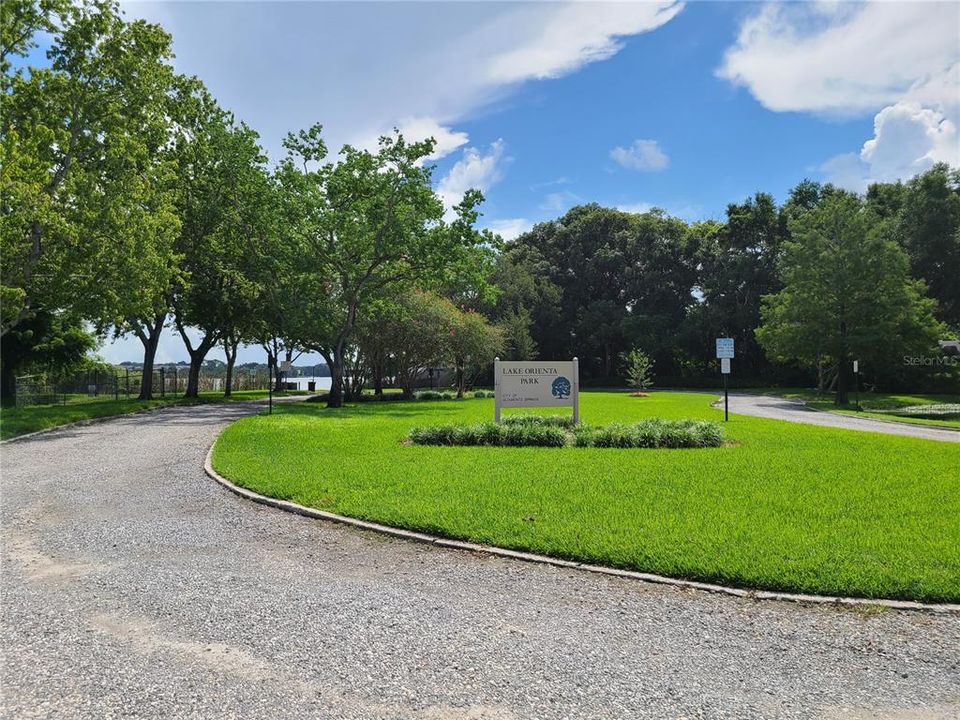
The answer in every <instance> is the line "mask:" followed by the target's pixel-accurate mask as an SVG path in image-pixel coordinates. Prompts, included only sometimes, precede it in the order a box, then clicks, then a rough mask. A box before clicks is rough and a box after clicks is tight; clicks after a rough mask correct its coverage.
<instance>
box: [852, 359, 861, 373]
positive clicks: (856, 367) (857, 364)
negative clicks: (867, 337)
mask: <svg viewBox="0 0 960 720" xmlns="http://www.w3.org/2000/svg"><path fill="white" fill-rule="evenodd" d="M853 371H854V372H860V361H859V360H854V361H853Z"/></svg>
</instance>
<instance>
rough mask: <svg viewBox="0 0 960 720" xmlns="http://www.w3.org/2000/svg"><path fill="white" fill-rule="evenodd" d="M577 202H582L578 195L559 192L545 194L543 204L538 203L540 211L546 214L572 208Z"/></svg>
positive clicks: (567, 191) (565, 191)
mask: <svg viewBox="0 0 960 720" xmlns="http://www.w3.org/2000/svg"><path fill="white" fill-rule="evenodd" d="M579 202H583V198H581V197H580V196H579V195H577V194H576V193H572V192H570V191H569V190H561V191H559V192H552V193H547V195H546V197H544V198H543V202H542V203H540V209H541V210H545V211H546V212H551V213H559V212H563V211H564V210H567V209H568V208H570V207H573V206H574V205H576V204H577V203H579Z"/></svg>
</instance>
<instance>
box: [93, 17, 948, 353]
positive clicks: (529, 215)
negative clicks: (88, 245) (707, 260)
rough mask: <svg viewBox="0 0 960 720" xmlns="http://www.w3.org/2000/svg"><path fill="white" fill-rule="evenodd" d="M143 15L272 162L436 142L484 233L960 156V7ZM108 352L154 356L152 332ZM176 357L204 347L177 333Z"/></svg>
mask: <svg viewBox="0 0 960 720" xmlns="http://www.w3.org/2000/svg"><path fill="white" fill-rule="evenodd" d="M123 7H124V8H125V10H126V12H127V13H128V14H129V15H131V16H140V17H145V18H147V19H149V20H152V21H156V22H160V23H161V24H163V25H164V26H165V27H166V28H167V29H168V30H170V32H172V33H173V36H174V48H175V51H176V53H177V60H176V65H177V69H178V70H179V71H181V72H185V73H188V74H196V75H198V76H200V77H201V78H202V79H203V80H204V81H205V82H206V84H207V85H208V87H209V88H210V89H211V90H212V92H213V93H214V95H216V97H217V98H218V99H219V100H220V102H221V103H222V104H223V105H224V106H226V107H229V108H231V109H232V110H234V111H235V113H236V114H237V116H238V117H239V118H241V119H243V120H245V121H246V122H248V123H249V124H250V125H252V126H253V127H254V128H255V129H256V130H258V132H260V134H261V137H262V141H263V144H264V146H265V147H266V148H267V150H268V151H269V153H270V154H271V156H272V157H274V158H276V157H278V156H279V153H280V141H281V140H282V137H283V134H284V133H285V132H287V131H289V130H295V129H298V128H301V127H306V126H309V125H310V124H312V123H314V122H318V121H319V122H322V123H323V124H324V126H325V135H326V137H327V140H328V143H329V144H330V145H331V147H333V148H336V147H339V145H340V144H342V143H344V142H351V143H354V144H360V145H371V144H372V143H373V142H375V138H376V137H377V135H378V133H380V132H384V131H387V130H389V129H390V128H392V127H394V126H399V127H401V129H403V130H404V131H405V133H406V134H407V135H408V136H413V137H417V136H425V135H428V134H429V135H433V136H435V137H437V139H438V141H439V142H438V153H437V154H438V158H437V159H436V165H437V174H436V179H437V187H438V190H439V192H440V194H441V196H442V197H443V198H444V199H445V200H446V201H447V202H448V203H450V204H453V203H455V202H456V201H457V200H458V199H459V197H460V196H461V195H462V193H463V191H464V190H466V189H467V188H468V187H471V186H475V187H480V189H482V190H483V191H484V193H485V195H486V196H487V202H486V204H485V206H484V208H483V212H484V216H483V218H482V219H481V225H485V226H487V227H491V228H493V229H496V230H498V231H501V232H502V233H503V235H504V236H505V237H507V238H510V237H513V236H515V235H516V234H517V233H518V232H521V231H522V230H524V229H526V228H528V227H530V226H531V225H532V223H534V222H537V221H540V220H547V219H551V218H555V217H557V216H559V215H560V214H562V213H563V212H564V211H565V210H566V209H568V208H569V207H571V206H572V205H575V204H577V203H581V202H599V203H603V204H606V205H611V206H617V207H622V208H625V209H631V210H638V211H642V210H644V209H647V208H649V207H652V206H659V207H663V208H664V209H666V210H667V211H668V212H670V213H672V214H676V215H678V216H680V217H683V218H685V219H687V220H700V219H706V218H717V219H722V218H723V215H724V209H725V207H726V205H727V203H729V202H734V201H740V200H743V199H744V198H746V197H748V196H750V195H752V194H753V193H754V192H756V191H759V190H762V191H767V192H771V193H773V195H774V196H775V197H776V198H777V199H778V200H783V199H784V198H785V196H786V194H787V192H788V190H789V189H790V188H791V187H793V186H794V185H795V184H796V183H797V182H799V181H800V180H802V179H803V178H806V177H809V178H813V179H816V180H823V181H832V182H836V183H838V184H841V185H843V186H845V187H849V188H852V189H857V190H862V189H863V188H864V187H865V186H866V184H867V183H868V182H869V181H871V180H885V181H886V180H895V179H898V178H904V177H909V176H911V175H913V174H915V173H916V172H919V171H922V170H923V169H925V168H927V167H929V166H930V165H931V164H932V163H933V162H935V161H940V160H943V161H947V162H951V163H953V164H955V165H960V159H958V155H960V150H958V138H957V127H956V126H957V122H958V114H960V113H958V105H960V35H958V32H957V28H958V27H960V4H957V3H888V2H883V3H846V2H811V3H802V4H790V5H772V4H764V3H724V2H702V3H688V4H682V3H675V2H669V1H667V2H643V3H602V2H579V3H559V2H537V3H510V2H474V3H467V2H425V3H415V2H389V3H379V2H355V3H324V2H293V3H286V2H244V3H236V2H209V3H202V2H168V3H141V2H131V3H124V4H123ZM102 354H103V355H104V356H105V357H106V358H107V359H109V360H112V361H119V360H125V359H138V358H139V355H140V348H139V343H138V342H136V341H135V340H134V341H131V340H129V339H127V340H122V341H120V342H118V343H114V344H112V345H109V346H106V347H104V348H103V350H102ZM213 356H217V354H214V355H213ZM261 356H262V351H261V350H259V349H248V350H245V351H243V352H242V355H241V360H253V359H259V358H260V357H261ZM160 358H161V359H162V360H180V359H185V358H186V354H185V351H183V349H182V348H181V347H180V342H179V340H177V339H171V340H169V341H168V340H165V341H164V343H163V345H162V347H161V351H160ZM312 361H313V360H311V362H312Z"/></svg>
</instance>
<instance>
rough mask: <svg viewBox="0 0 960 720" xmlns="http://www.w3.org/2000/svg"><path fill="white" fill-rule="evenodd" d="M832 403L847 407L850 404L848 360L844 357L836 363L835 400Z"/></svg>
mask: <svg viewBox="0 0 960 720" xmlns="http://www.w3.org/2000/svg"><path fill="white" fill-rule="evenodd" d="M834 402H835V403H836V404H837V405H848V404H849V403H850V360H849V358H846V357H842V358H840V360H839V361H838V367H837V398H836V400H835V401H834Z"/></svg>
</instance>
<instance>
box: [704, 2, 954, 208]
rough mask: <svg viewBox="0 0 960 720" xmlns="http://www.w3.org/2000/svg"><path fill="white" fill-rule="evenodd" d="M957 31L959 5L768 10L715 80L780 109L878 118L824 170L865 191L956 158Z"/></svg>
mask: <svg viewBox="0 0 960 720" xmlns="http://www.w3.org/2000/svg"><path fill="white" fill-rule="evenodd" d="M958 27H960V4H957V3H948V2H944V3H921V2H916V3H903V2H867V3H843V2H839V3H832V2H831V3H828V2H820V3H790V4H786V5H766V6H764V7H763V8H762V9H761V10H760V12H758V13H756V14H754V15H753V16H751V17H749V18H748V19H747V20H746V21H745V22H744V24H743V26H742V27H741V30H740V35H739V37H738V39H737V42H736V44H735V45H734V46H733V47H732V48H730V49H729V50H728V51H727V53H726V56H725V58H724V62H723V65H722V66H721V67H720V68H719V69H718V70H717V75H718V76H720V77H723V78H726V79H728V80H730V81H731V82H733V83H735V84H738V85H742V86H744V87H746V88H747V89H748V90H749V91H750V92H751V93H752V94H753V96H754V97H755V98H756V99H757V100H758V101H759V102H760V103H762V104H763V105H764V106H765V107H767V108H769V109H771V110H775V111H802V112H816V113H825V114H831V115H856V114H863V113H867V112H869V113H875V116H874V123H873V124H874V135H873V137H872V138H870V139H868V140H866V142H864V143H863V145H862V147H861V148H860V150H859V151H858V152H848V153H843V154H840V155H836V156H834V157H832V158H830V159H829V160H827V161H826V162H825V163H823V164H822V165H821V168H820V169H821V170H822V171H823V173H824V176H825V178H826V179H827V180H829V181H830V182H833V183H835V184H837V185H841V186H843V187H847V188H851V189H856V190H863V189H865V188H866V186H867V185H868V184H869V183H870V182H876V181H893V180H899V179H903V178H907V177H910V176H912V175H915V174H916V173H918V172H923V171H924V170H926V169H927V168H929V167H930V166H931V165H932V164H933V163H934V162H937V161H941V160H942V161H946V162H950V163H954V164H956V163H957V161H958V159H960V158H958V154H960V153H958V149H957V142H958V140H957V129H956V128H957V124H958V122H960V36H958V33H957V28H958Z"/></svg>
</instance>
